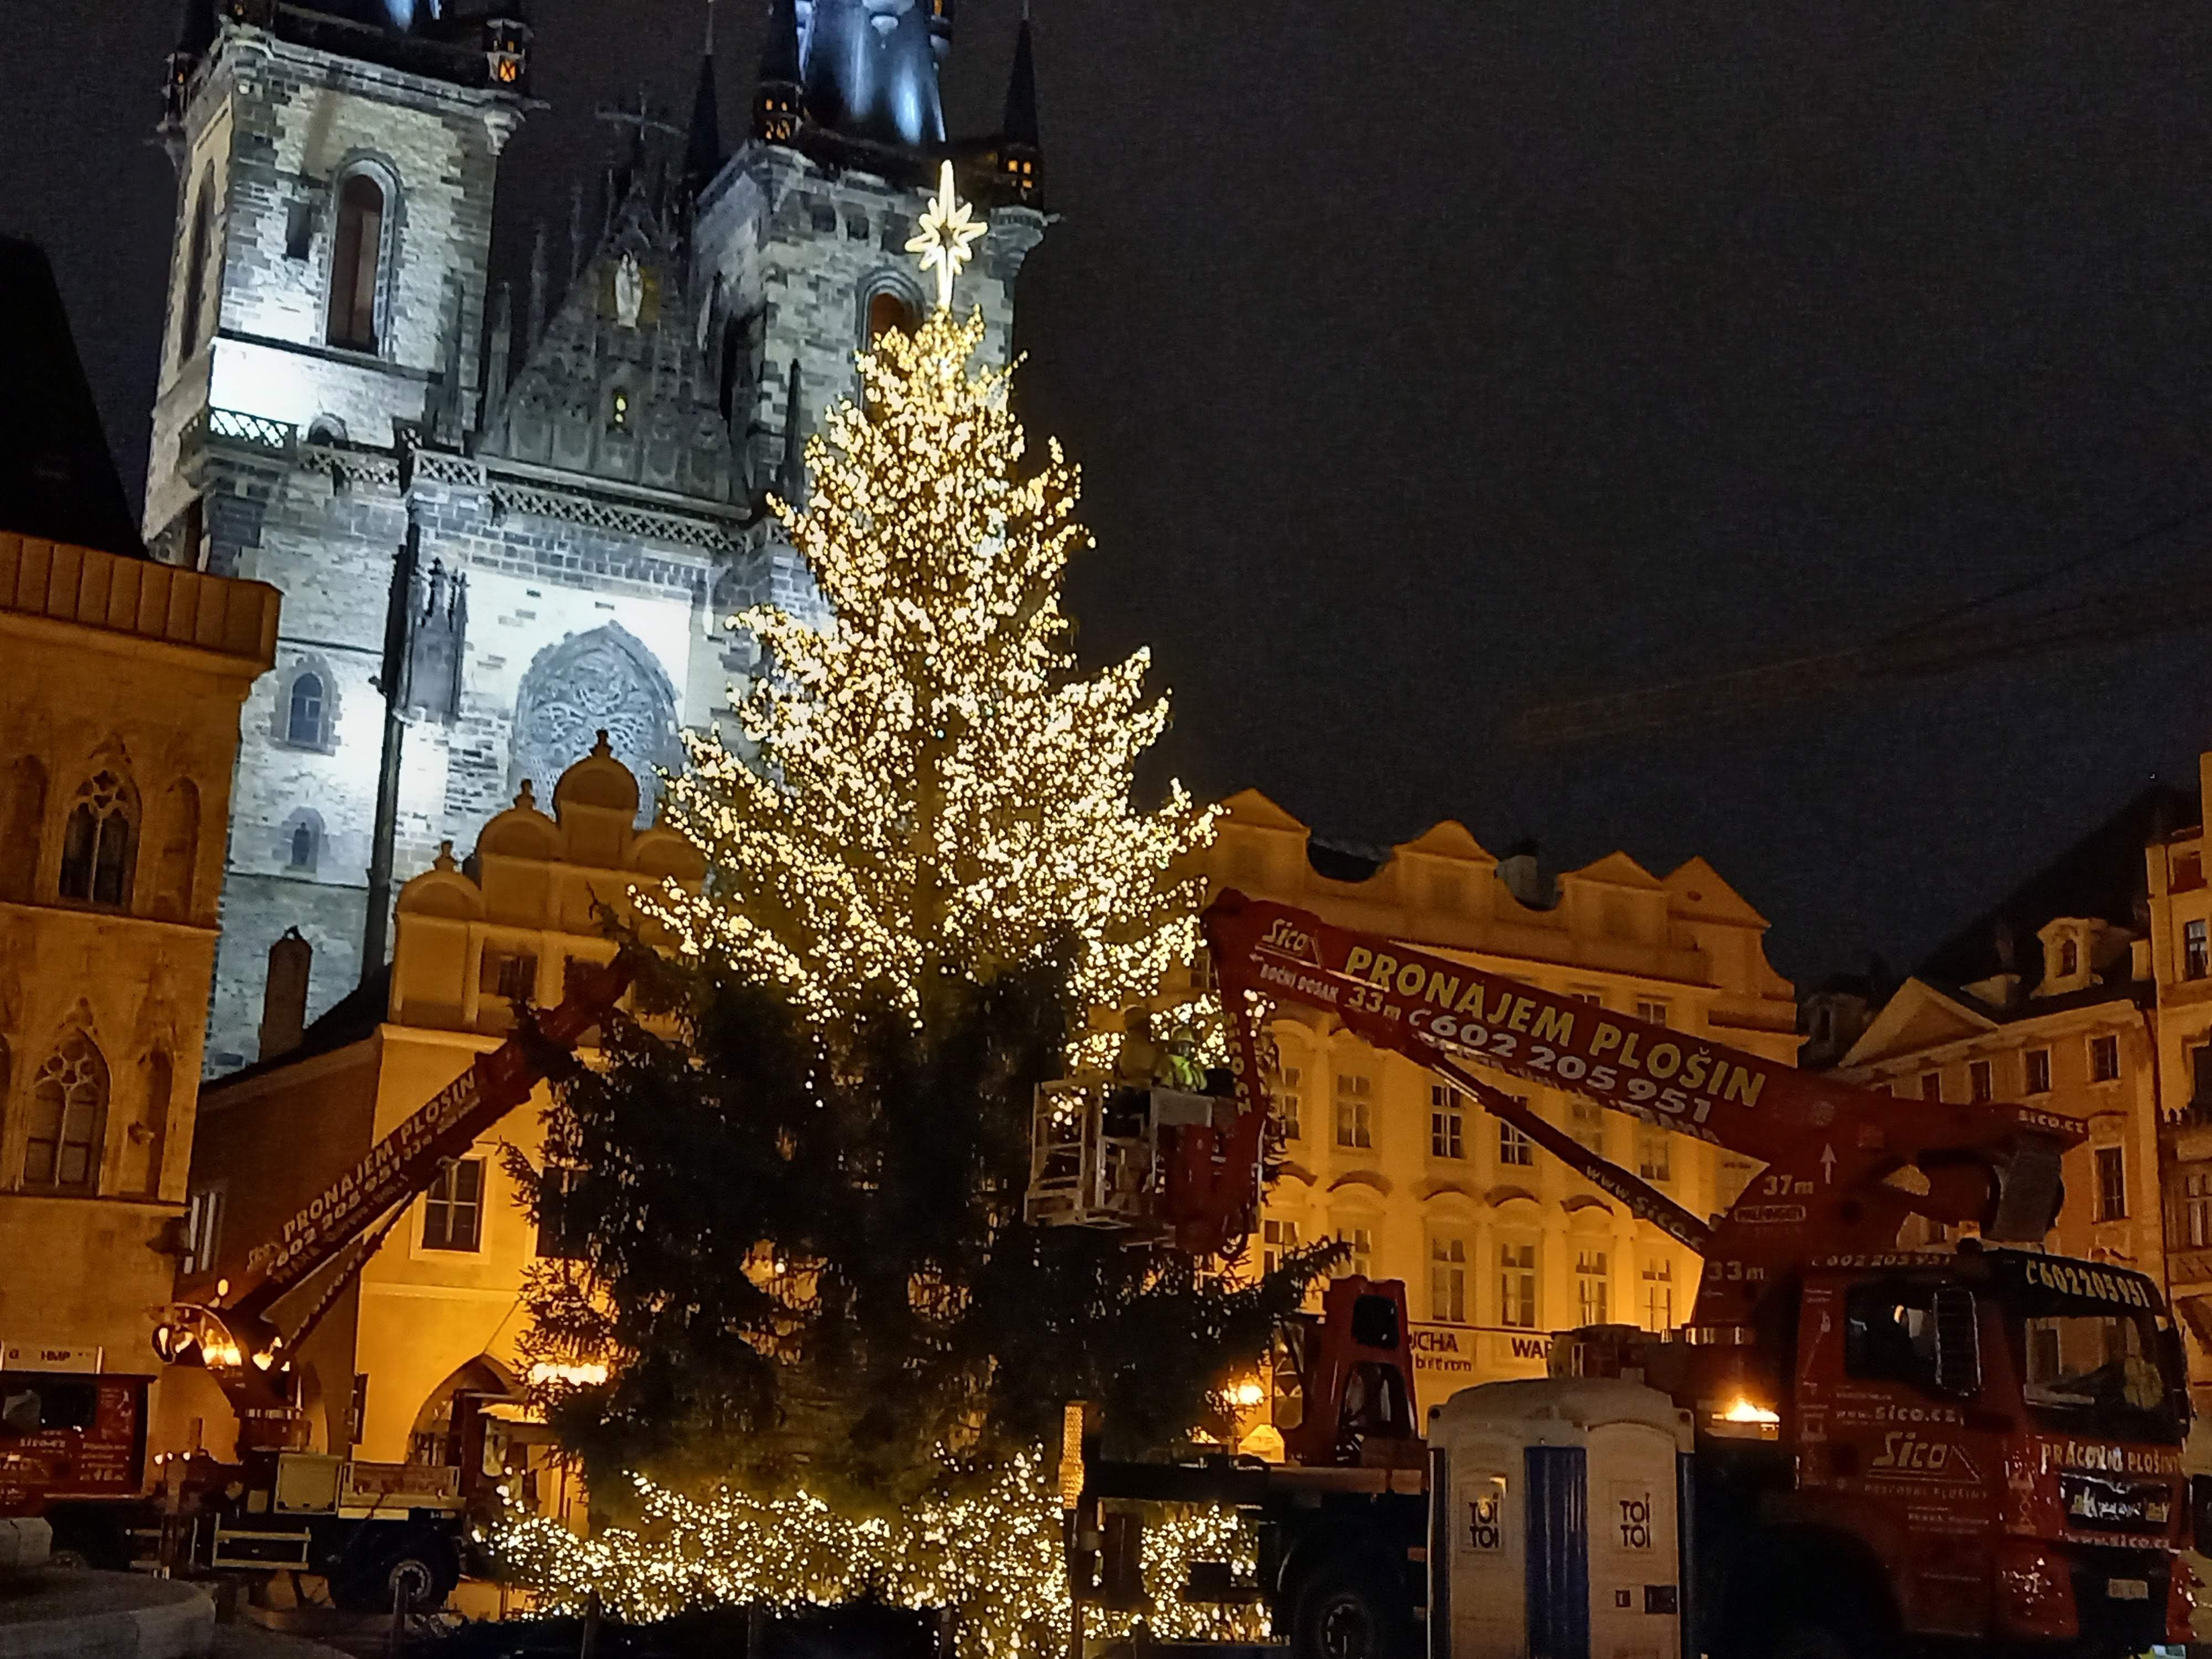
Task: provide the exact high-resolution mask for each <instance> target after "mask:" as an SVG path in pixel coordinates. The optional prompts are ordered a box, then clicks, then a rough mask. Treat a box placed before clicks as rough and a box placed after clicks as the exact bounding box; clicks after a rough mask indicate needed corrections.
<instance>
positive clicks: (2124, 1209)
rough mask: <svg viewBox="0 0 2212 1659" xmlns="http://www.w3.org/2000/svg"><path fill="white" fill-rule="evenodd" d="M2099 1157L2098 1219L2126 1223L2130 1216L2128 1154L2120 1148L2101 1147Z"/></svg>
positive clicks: (2097, 1153) (2098, 1150)
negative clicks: (2128, 1215)
mask: <svg viewBox="0 0 2212 1659" xmlns="http://www.w3.org/2000/svg"><path fill="white" fill-rule="evenodd" d="M2096 1157H2097V1219H2098V1220H2100V1221H2124V1220H2125V1219H2127V1214H2128V1160H2127V1154H2126V1153H2125V1152H2123V1151H2122V1150H2121V1149H2120V1148H2119V1147H2118V1146H2100V1147H2098V1148H2097V1152H2096Z"/></svg>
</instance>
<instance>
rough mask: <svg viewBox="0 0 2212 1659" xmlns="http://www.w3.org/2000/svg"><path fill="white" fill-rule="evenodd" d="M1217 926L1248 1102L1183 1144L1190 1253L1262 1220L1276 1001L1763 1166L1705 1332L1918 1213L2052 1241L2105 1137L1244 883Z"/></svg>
mask: <svg viewBox="0 0 2212 1659" xmlns="http://www.w3.org/2000/svg"><path fill="white" fill-rule="evenodd" d="M1205 930H1206V939H1207V943H1208V945H1209V947H1210V949H1211V951H1212V959H1213V964H1214V969H1215V971H1216V972H1217V973H1218V975H1219V979H1220V984H1221V988H1222V996H1223V1000H1224V1001H1225V1004H1226V1006H1227V1010H1228V1013H1229V1018H1230V1026H1231V1045H1232V1046H1231V1063H1230V1069H1231V1075H1232V1077H1233V1078H1234V1080H1235V1085H1236V1093H1237V1102H1236V1106H1237V1109H1236V1112H1235V1114H1234V1115H1233V1116H1231V1118H1230V1119H1229V1121H1228V1122H1227V1124H1226V1126H1225V1127H1222V1128H1216V1129H1212V1130H1205V1129H1200V1130H1197V1131H1193V1130H1189V1129H1186V1130H1182V1131H1181V1132H1179V1133H1178V1135H1177V1138H1176V1146H1175V1148H1174V1155H1173V1161H1172V1163H1171V1164H1170V1168H1169V1171H1168V1183H1167V1194H1168V1209H1169V1212H1170V1216H1172V1217H1173V1218H1175V1219H1176V1227H1177V1237H1178V1243H1181V1244H1182V1246H1183V1247H1184V1248H1186V1249H1189V1248H1191V1247H1192V1246H1194V1245H1202V1246H1205V1247H1207V1248H1211V1249H1225V1248H1228V1247H1229V1245H1230V1244H1231V1243H1233V1242H1234V1240H1235V1239H1237V1238H1238V1237H1242V1236H1243V1233H1244V1232H1245V1231H1249V1225H1250V1218H1251V1217H1252V1216H1253V1215H1254V1214H1255V1212H1256V1208H1257V1204H1258V1198H1259V1193H1258V1185H1259V1170H1260V1166H1261V1149H1262V1145H1263V1139H1264V1133H1265V1131H1264V1126H1265V1123H1266V1117H1267V1099H1266V1091H1265V1089H1264V1087H1263V1086H1262V1085H1261V1076H1262V1066H1261V1056H1260V1051H1259V1046H1258V1042H1257V1039H1256V1036H1255V1030H1254V1013H1255V1005H1256V1004H1259V1003H1261V1002H1265V1001H1273V1002H1277V1003H1289V1004H1295V1005H1298V1006H1304V1007H1309V1008H1314V1009H1319V1010H1322V1011H1325V1012H1328V1013H1331V1014H1333V1015H1334V1016H1335V1017H1336V1018H1338V1019H1340V1021H1341V1022H1342V1023H1343V1024H1344V1025H1345V1027H1346V1029H1347V1030H1351V1031H1352V1032H1353V1033H1354V1034H1355V1035H1357V1036H1360V1037H1362V1038H1364V1040H1365V1041H1367V1042H1369V1043H1370V1044H1371V1045H1373V1046H1374V1047H1375V1048H1380V1049H1385V1050H1388V1051H1389V1052H1392V1053H1395V1054H1402V1055H1405V1056H1406V1057H1407V1058H1408V1059H1411V1060H1414V1061H1416V1062H1417V1063H1419V1064H1420V1065H1423V1066H1428V1067H1430V1068H1431V1069H1432V1070H1434V1071H1437V1072H1438V1073H1440V1074H1442V1075H1443V1076H1445V1077H1447V1078H1449V1079H1452V1080H1453V1081H1454V1082H1455V1083H1461V1084H1462V1085H1463V1086H1464V1085H1465V1084H1466V1083H1468V1082H1472V1081H1473V1079H1472V1078H1471V1077H1470V1075H1469V1073H1468V1067H1469V1066H1481V1067H1483V1068H1485V1069H1487V1070H1491V1071H1498V1072H1504V1073H1507V1074H1508V1075H1510V1076H1512V1077H1514V1078H1517V1079H1521V1080H1522V1081H1524V1082H1530V1083H1540V1084H1544V1085H1550V1086H1552V1087H1555V1088H1559V1089H1564V1090H1566V1091H1569V1092H1571V1093H1575V1094H1579V1095H1581V1096H1583V1097H1584V1098H1586V1099H1589V1100H1593V1101H1595V1102H1596V1103H1599V1104H1600V1105H1602V1106H1607V1107H1611V1108H1613V1109H1615V1110H1618V1111H1622V1112H1626V1113H1628V1114H1631V1115H1634V1116H1636V1117H1638V1118H1640V1119H1643V1120H1644V1121H1648V1122H1653V1123H1656V1124H1659V1125H1661V1126H1662V1127H1667V1128H1669V1129H1673V1130H1676V1131H1678V1132H1680V1133H1684V1134H1689V1135H1694V1136H1696V1137H1697V1138H1699V1139H1703V1140H1706V1141H1710V1142H1711V1143H1713V1144H1714V1145H1716V1146H1723V1147H1726V1148H1728V1149H1729V1150H1731V1151H1734V1152H1741V1153H1744V1154H1747V1156H1749V1157H1752V1158H1757V1159H1759V1161H1760V1162H1762V1163H1763V1164H1765V1166H1766V1168H1765V1171H1764V1172H1763V1173H1762V1174H1761V1175H1760V1176H1759V1177H1758V1178H1756V1179H1755V1180H1754V1181H1753V1182H1752V1184H1751V1187H1750V1188H1747V1190H1746V1192H1745V1193H1744V1194H1742V1196H1741V1197H1740V1198H1739V1199H1738V1200H1737V1201H1736V1203H1735V1206H1733V1207H1732V1208H1731V1209H1730V1210H1729V1212H1728V1214H1727V1215H1726V1216H1725V1217H1724V1218H1723V1220H1722V1223H1721V1225H1720V1226H1719V1227H1718V1228H1717V1229H1716V1230H1715V1231H1714V1232H1713V1234H1712V1236H1711V1239H1710V1241H1709V1243H1707V1244H1706V1246H1705V1254H1706V1256H1707V1264H1708V1265H1707V1271H1706V1273H1705V1276H1704V1280H1703V1283H1702V1285H1701V1287H1700V1289H1699V1298H1698V1310H1697V1312H1696V1314H1695V1316H1694V1319H1695V1322H1696V1323H1698V1324H1700V1325H1708V1326H1738V1325H1743V1324H1747V1323H1748V1322H1750V1316H1751V1314H1752V1311H1753V1309H1754V1308H1755V1306H1756V1305H1757V1304H1758V1303H1759V1300H1760V1297H1761V1296H1762V1294H1763V1292H1764V1290H1765V1286H1767V1285H1769V1284H1770V1283H1771V1282H1772V1280H1773V1279H1774V1277H1775V1276H1776V1274H1777V1272H1778V1269H1780V1268H1782V1267H1785V1266H1786V1265H1787V1264H1789V1263H1791V1262H1802V1261H1807V1260H1809V1259H1812V1258H1814V1257H1815V1256H1819V1255H1830V1254H1837V1253H1844V1252H1852V1251H1858V1252H1867V1251H1881V1250H1887V1249H1892V1248H1893V1247H1894V1244H1895V1242H1896V1237H1897V1231H1898V1228H1899V1225H1902V1223H1903V1222H1904V1221H1905V1218H1907V1217H1908V1216H1911V1215H1921V1216H1925V1217H1927V1218H1929V1219H1931V1220H1935V1221H1938V1222H1941V1223H1943V1224H1944V1225H1960V1224H1962V1223H1970V1224H1973V1225H1978V1226H1979V1227H1980V1228H1981V1230H1982V1232H1983V1234H1984V1237H1988V1238H1990V1240H1992V1241H1995V1242H2000V1243H2002V1242H2006V1241H2013V1242H2039V1241H2040V1240H2041V1239H2042V1237H2043V1236H2044V1234H2045V1232H2046V1231H2048V1230H2049V1228H2050V1226H2051V1223H2052V1221H2053V1220H2054V1218H2056V1216H2057V1209H2058V1203H2059V1199H2060V1196H2061V1194H2060V1189H2059V1182H2058V1165H2059V1158H2060V1154H2061V1153H2062V1152H2064V1151H2066V1150H2067V1149H2069V1147H2072V1146H2079V1145H2081V1144H2082V1143H2083V1142H2084V1141H2085V1140H2086V1139H2087V1130H2086V1129H2085V1128H2084V1127H2083V1126H2082V1125H2081V1124H2080V1123H2078V1122H2076V1121H2074V1120H2072V1119H2070V1118H2066V1117H2062V1116H2060V1115H2057V1114H2055V1113H2051V1112H2045V1111H2040V1110H2038V1109H2034V1108H2033V1107H2027V1106H2018V1105H2012V1104H2008V1103H1998V1102H1976V1103H1966V1102H1951V1103H1942V1102H1935V1101H1922V1100H1915V1101H1910V1102H1907V1101H1902V1100H1898V1099H1894V1098H1893V1097H1890V1096H1888V1095H1886V1094H1876V1093H1874V1092H1872V1091H1868V1090H1863V1089H1858V1088H1855V1087H1852V1086H1851V1085H1847V1084H1843V1083H1838V1082H1836V1081H1833V1080H1832V1079H1826V1078H1820V1077H1814V1076H1812V1075H1810V1074H1808V1073H1803V1072H1800V1071H1798V1070H1796V1068H1795V1067H1792V1066H1787V1065H1784V1064H1783V1063H1782V1062H1780V1061H1778V1060H1768V1059H1766V1058H1765V1057H1764V1056H1761V1055H1757V1054H1747V1053H1745V1052H1744V1051H1742V1050H1741V1049H1737V1048H1731V1047H1729V1045H1727V1044H1725V1043H1721V1042H1713V1041H1712V1040H1711V1039H1710V1038H1702V1037H1696V1036H1688V1035H1686V1034H1685V1033H1682V1032H1679V1031H1674V1030H1669V1029H1668V1028H1667V1027H1665V1026H1662V1025H1655V1024H1650V1023H1649V1022H1647V1021H1644V1020H1640V1019H1633V1018H1629V1017H1627V1016H1626V1015H1622V1014H1618V1013H1614V1012H1611V1011H1610V1010H1607V1009H1604V1008H1601V1007H1597V1006H1593V1005H1591V1004H1589V1003H1585V1002H1582V1001H1578V1000H1576V999H1574V998H1571V997H1567V996H1564V995H1561V994H1558V993H1556V992H1551V991H1547V990H1544V989H1542V988H1541V987H1537V986H1534V985H1529V984H1526V983H1524V982H1522V981H1517V980H1514V979H1510V978H1509V977H1507V976H1505V975H1500V974H1493V973H1491V972H1488V971H1486V969H1480V968H1475V967H1473V966H1471V965H1469V964H1468V963H1464V962H1461V961H1455V960H1453V959H1451V958H1449V957H1444V956H1442V955H1440V954H1438V953H1437V952H1435V951H1423V950H1419V949H1417V948H1414V947H1412V946H1408V945H1400V944H1397V943H1395V941H1393V940H1390V939H1387V938H1384V937H1382V936H1380V935H1376V934H1369V933H1356V932H1354V931H1352V930H1351V929H1349V928H1343V927H1333V926H1331V925H1330V924H1328V922H1325V921H1322V919H1321V918H1320V917H1319V916H1316V915H1312V914H1311V913H1310V912H1308V911H1304V910H1299V909H1296V908H1291V906H1288V905H1284V904H1278V903H1273V902H1267V901H1264V900H1256V899H1251V898H1248V897H1246V896H1244V895H1243V894H1242V893H1237V892H1234V891H1231V892H1225V893H1224V894H1222V895H1221V896H1220V897H1218V899H1216V900H1215V901H1214V902H1213V904H1212V906H1211V907H1209V908H1208V909H1207V911H1206V917H1205ZM1478 1098H1479V1099H1480V1100H1481V1101H1482V1103H1483V1104H1484V1105H1485V1106H1486V1108H1487V1109H1492V1110H1493V1111H1495V1110H1498V1109H1499V1108H1500V1107H1501V1106H1505V1107H1509V1108H1517V1107H1518V1103H1517V1102H1514V1101H1512V1100H1511V1098H1510V1097H1504V1096H1502V1095H1501V1094H1500V1093H1499V1091H1487V1092H1485V1093H1480V1094H1478ZM1523 1110H1525V1109H1523ZM1500 1115H1508V1114H1507V1113H1504V1112H1501V1114H1500ZM1547 1127H1548V1126H1547ZM1560 1139H1564V1137H1559V1136H1558V1135H1557V1133H1556V1132H1553V1133H1552V1136H1551V1138H1550V1139H1548V1140H1547V1145H1549V1146H1551V1148H1552V1150H1554V1151H1558V1150H1559V1146H1558V1144H1557V1143H1558V1141H1559V1140H1560ZM1593 1160H1595V1163H1596V1164H1604V1160H1602V1159H1601V1158H1596V1155H1595V1154H1592V1153H1588V1152H1585V1151H1584V1150H1583V1149H1581V1148H1579V1147H1577V1151H1576V1152H1575V1154H1573V1155H1572V1156H1571V1161H1572V1162H1574V1163H1576V1164H1577V1166H1578V1167H1582V1168H1583V1170H1584V1172H1585V1173H1589V1170H1590V1167H1591V1164H1592V1161H1593ZM1604 1167H1605V1171H1606V1173H1607V1181H1606V1182H1605V1183H1604V1184H1606V1185H1607V1187H1608V1188H1609V1189H1610V1190H1613V1191H1614V1192H1615V1193H1616V1194H1617V1195H1619V1196H1621V1197H1622V1198H1623V1199H1624V1201H1631V1202H1632V1204H1635V1205H1640V1206H1641V1207H1640V1208H1639V1210H1638V1212H1639V1213H1644V1214H1647V1215H1649V1216H1650V1218H1652V1219H1654V1220H1655V1221H1659V1222H1660V1225H1665V1222H1664V1221H1663V1220H1662V1215H1663V1213H1664V1212H1663V1211H1659V1212H1656V1213H1655V1207H1656V1206H1653V1205H1652V1203H1651V1200H1659V1202H1660V1204H1662V1205H1665V1204H1670V1202H1671V1201H1670V1200H1664V1199H1663V1197H1662V1195H1661V1194H1656V1193H1655V1192H1652V1191H1651V1190H1650V1188H1648V1187H1645V1186H1644V1183H1642V1182H1637V1181H1636V1179H1635V1177H1633V1176H1630V1175H1628V1174H1627V1172H1626V1171H1625V1170H1619V1169H1617V1168H1614V1167H1613V1166H1612V1165H1610V1164H1605V1165H1604ZM1638 1188H1641V1189H1642V1191H1641V1192H1640V1193H1639V1192H1638ZM1692 1220H1693V1218H1692ZM1670 1231H1674V1230H1673V1229H1670ZM1677 1236H1678V1237H1680V1236H1681V1234H1680V1232H1679V1231H1678V1232H1677Z"/></svg>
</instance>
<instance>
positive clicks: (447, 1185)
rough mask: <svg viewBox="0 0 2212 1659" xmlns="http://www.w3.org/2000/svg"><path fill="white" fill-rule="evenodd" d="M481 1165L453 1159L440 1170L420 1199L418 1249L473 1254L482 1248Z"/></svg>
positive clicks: (479, 1162) (480, 1161)
mask: <svg viewBox="0 0 2212 1659" xmlns="http://www.w3.org/2000/svg"><path fill="white" fill-rule="evenodd" d="M483 1178H484V1161H483V1159H482V1158H454V1159H453V1160H452V1161H451V1162H449V1163H447V1164H442V1165H441V1166H440V1168H439V1170H438V1179H437V1182H436V1184H435V1186H433V1187H432V1188H430V1190H429V1191H428V1193H426V1194H423V1197H422V1248H423V1249H426V1250H466V1251H475V1250H478V1249H483Z"/></svg>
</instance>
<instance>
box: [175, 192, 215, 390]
mask: <svg viewBox="0 0 2212 1659" xmlns="http://www.w3.org/2000/svg"><path fill="white" fill-rule="evenodd" d="M214 241H215V169H214V168H213V167H210V168H209V169H208V170H207V171H206V172H204V173H202V174H201V175H200V189H199V200H198V202H197V204H194V206H193V208H192V234H191V241H190V244H189V245H188V246H186V248H185V303H184V309H183V311H182V313H180V314H179V317H178V319H177V361H178V362H180V363H181V362H184V361H185V359H187V358H188V357H190V356H191V355H192V354H193V353H194V352H196V351H197V350H198V349H200V313H202V311H203V310H204V309H205V307H206V305H207V285H208V262H209V260H210V258H213V256H214V252H215V248H214Z"/></svg>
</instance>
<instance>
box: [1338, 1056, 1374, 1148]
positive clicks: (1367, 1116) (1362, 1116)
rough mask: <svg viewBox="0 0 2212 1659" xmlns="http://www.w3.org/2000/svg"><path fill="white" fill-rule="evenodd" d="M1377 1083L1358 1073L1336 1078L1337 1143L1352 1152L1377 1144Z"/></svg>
mask: <svg viewBox="0 0 2212 1659" xmlns="http://www.w3.org/2000/svg"><path fill="white" fill-rule="evenodd" d="M1374 1089H1375V1080H1374V1079H1372V1078H1367V1077H1361V1076H1359V1075H1358V1074H1357V1073H1349V1072H1340V1073H1337V1078H1336V1144H1337V1145H1338V1146H1344V1147H1347V1148H1350V1149H1352V1150H1353V1151H1364V1150H1366V1149H1367V1148H1370V1147H1371V1146H1374V1145H1375V1103H1374V1100H1373V1098H1372V1096H1373V1093H1374Z"/></svg>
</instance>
